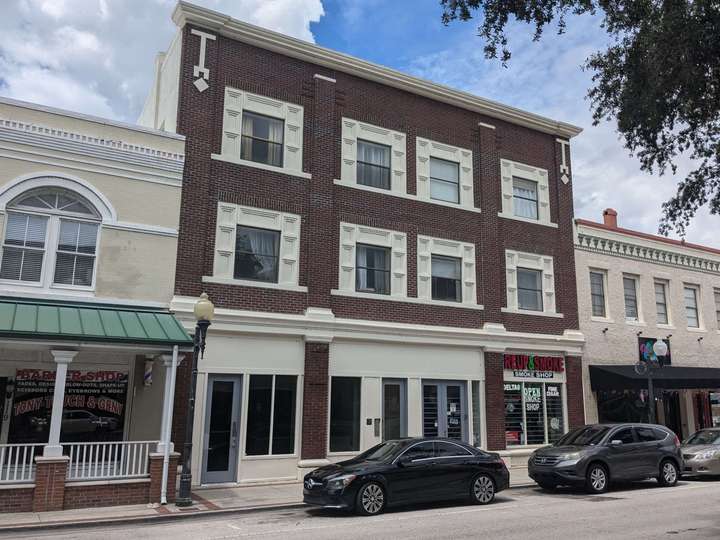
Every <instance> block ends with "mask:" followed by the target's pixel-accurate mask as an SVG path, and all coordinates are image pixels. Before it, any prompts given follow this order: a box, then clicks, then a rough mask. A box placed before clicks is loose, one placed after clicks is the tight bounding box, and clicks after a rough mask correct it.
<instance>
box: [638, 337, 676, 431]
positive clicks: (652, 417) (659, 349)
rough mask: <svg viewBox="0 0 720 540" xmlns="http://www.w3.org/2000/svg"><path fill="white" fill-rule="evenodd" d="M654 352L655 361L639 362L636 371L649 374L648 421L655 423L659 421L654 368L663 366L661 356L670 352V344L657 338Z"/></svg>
mask: <svg viewBox="0 0 720 540" xmlns="http://www.w3.org/2000/svg"><path fill="white" fill-rule="evenodd" d="M652 348H653V352H654V353H655V359H656V360H655V361H648V362H643V361H640V362H638V364H637V367H636V371H637V373H638V374H641V373H642V372H645V373H646V374H647V387H648V421H649V422H650V423H651V424H654V423H655V422H656V421H657V417H656V412H655V387H654V385H653V370H655V369H660V368H662V367H663V362H662V361H661V360H660V358H664V357H665V356H666V355H667V353H668V346H667V344H666V343H665V342H664V341H663V340H656V341H655V343H653V347H652Z"/></svg>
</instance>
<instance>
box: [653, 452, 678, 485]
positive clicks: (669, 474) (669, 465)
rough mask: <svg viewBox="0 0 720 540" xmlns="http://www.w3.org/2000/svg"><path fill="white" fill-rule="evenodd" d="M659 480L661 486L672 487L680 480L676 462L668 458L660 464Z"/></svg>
mask: <svg viewBox="0 0 720 540" xmlns="http://www.w3.org/2000/svg"><path fill="white" fill-rule="evenodd" d="M658 482H659V483H660V485H661V486H665V487H670V486H674V485H675V484H677V482H678V469H677V465H675V463H674V462H672V461H670V460H669V459H666V460H665V461H663V462H662V463H661V464H660V475H659V476H658Z"/></svg>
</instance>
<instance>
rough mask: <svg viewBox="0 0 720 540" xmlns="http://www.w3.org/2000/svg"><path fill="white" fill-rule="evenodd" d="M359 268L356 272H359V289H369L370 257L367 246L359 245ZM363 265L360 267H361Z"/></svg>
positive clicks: (357, 279)
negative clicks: (368, 268)
mask: <svg viewBox="0 0 720 540" xmlns="http://www.w3.org/2000/svg"><path fill="white" fill-rule="evenodd" d="M356 251H357V268H356V270H355V272H356V273H357V278H356V281H357V289H358V290H364V289H367V286H368V282H367V272H368V271H367V270H365V268H367V264H368V260H367V259H368V257H367V252H368V250H367V248H366V247H365V246H357V248H356ZM361 266H362V267H363V268H362V269H360V267H361Z"/></svg>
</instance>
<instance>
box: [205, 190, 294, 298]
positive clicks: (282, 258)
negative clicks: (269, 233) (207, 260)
mask: <svg viewBox="0 0 720 540" xmlns="http://www.w3.org/2000/svg"><path fill="white" fill-rule="evenodd" d="M300 223H301V218H300V216H298V215H296V214H290V213H286V212H277V211H275V210H266V209H263V208H253V207H251V206H241V205H237V204H232V203H226V202H219V203H218V215H217V225H216V229H215V257H214V264H213V275H212V276H206V277H203V281H209V282H215V283H229V284H233V285H246V286H251V287H261V288H268V289H288V290H297V291H303V292H304V291H306V290H307V289H306V288H305V287H303V288H301V287H300V286H299V285H298V277H299V270H298V266H299V262H300ZM238 225H241V226H245V227H258V228H261V229H269V230H273V231H279V232H280V250H279V253H278V281H277V283H272V282H263V281H255V280H243V279H235V278H234V277H233V276H234V269H235V238H236V236H237V227H238Z"/></svg>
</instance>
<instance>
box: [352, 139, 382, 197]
mask: <svg viewBox="0 0 720 540" xmlns="http://www.w3.org/2000/svg"><path fill="white" fill-rule="evenodd" d="M357 152H358V155H357V161H358V183H359V184H362V185H365V186H372V187H377V188H382V189H390V147H388V146H383V145H381V144H374V143H370V142H367V141H360V140H359V141H358V148H357Z"/></svg>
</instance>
